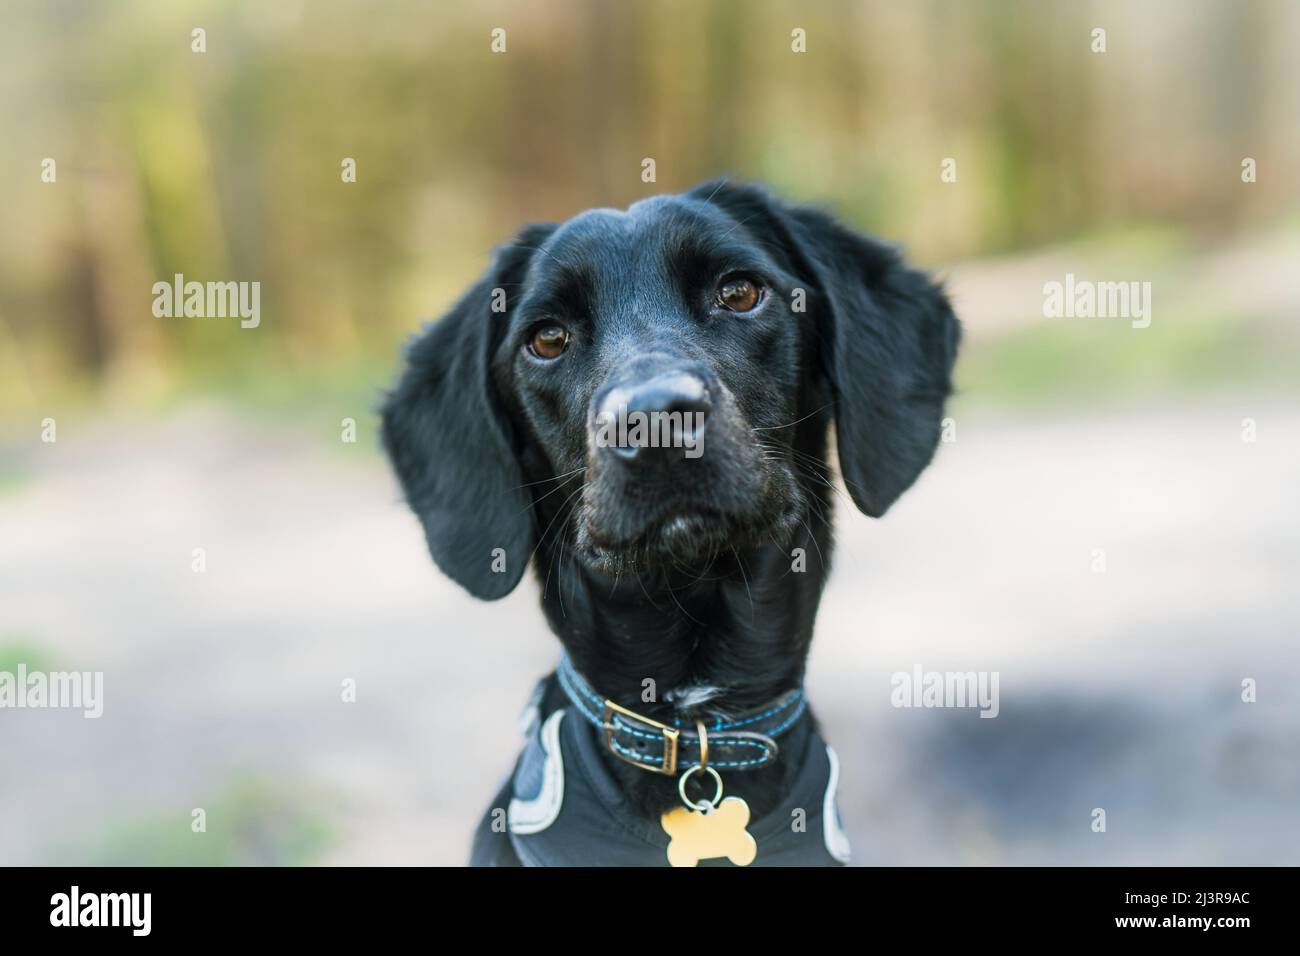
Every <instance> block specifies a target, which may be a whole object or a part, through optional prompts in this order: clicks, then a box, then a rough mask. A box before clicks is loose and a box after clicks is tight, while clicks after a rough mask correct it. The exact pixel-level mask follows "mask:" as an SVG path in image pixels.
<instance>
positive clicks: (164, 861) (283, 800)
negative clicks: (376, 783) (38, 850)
mask: <svg viewBox="0 0 1300 956" xmlns="http://www.w3.org/2000/svg"><path fill="white" fill-rule="evenodd" d="M203 809H204V811H205V813H206V816H205V826H206V828H207V829H206V830H205V831H204V832H199V833H196V832H194V830H193V818H192V816H191V815H189V814H180V815H174V814H173V815H168V816H162V817H152V818H150V817H139V818H137V819H136V820H134V821H131V822H125V823H122V824H118V825H115V826H114V827H113V828H112V829H110V830H109V831H108V832H106V833H103V834H101V835H100V837H99V838H98V839H97V841H93V842H92V844H91V846H90V848H89V850H86V849H77V850H73V849H72V848H71V847H63V848H60V847H55V848H53V849H52V850H51V853H52V855H53V856H54V858H56V859H67V860H68V861H69V862H72V863H77V864H80V865H87V864H89V865H91V866H123V865H127V864H129V865H131V866H305V865H308V864H312V863H316V862H319V859H320V856H321V855H322V854H323V853H324V852H326V850H328V849H329V847H330V846H331V845H332V844H333V842H334V836H333V829H332V827H331V826H330V824H329V823H328V821H327V820H326V818H325V817H324V815H322V814H321V813H320V812H319V810H318V809H317V808H315V807H314V806H312V805H311V804H310V802H309V800H308V799H307V797H306V795H305V794H303V793H300V792H295V791H291V790H288V789H286V788H285V787H283V786H281V785H276V786H271V785H269V784H267V783H265V782H262V781H260V780H257V779H252V778H241V779H237V780H235V781H233V782H231V783H229V784H228V785H227V786H226V787H225V789H224V790H222V791H221V792H220V793H219V795H218V796H217V798H216V799H215V800H214V801H213V802H212V803H211V804H210V805H205V806H204V807H203Z"/></svg>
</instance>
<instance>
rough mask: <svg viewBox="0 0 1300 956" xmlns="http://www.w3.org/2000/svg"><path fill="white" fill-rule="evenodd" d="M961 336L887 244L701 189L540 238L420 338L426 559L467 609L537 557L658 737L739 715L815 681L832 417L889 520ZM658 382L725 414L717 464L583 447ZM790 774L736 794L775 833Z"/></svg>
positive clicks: (644, 791)
mask: <svg viewBox="0 0 1300 956" xmlns="http://www.w3.org/2000/svg"><path fill="white" fill-rule="evenodd" d="M734 274H743V275H745V276H747V277H751V278H753V279H755V280H756V281H757V282H758V283H759V284H761V285H762V286H764V287H765V288H766V289H767V290H768V291H767V294H766V298H765V299H764V300H763V302H762V304H761V305H760V306H759V307H758V308H756V309H755V310H753V312H752V313H751V314H748V315H737V314H733V313H730V312H726V311H723V310H719V309H718V308H717V307H716V299H715V298H714V296H715V291H716V287H717V284H718V282H719V280H720V279H721V278H722V277H724V276H727V275H734ZM494 289H500V290H504V300H505V303H506V311H504V312H493V311H492V309H491V302H492V298H493V290H494ZM799 290H802V296H801V295H800V293H799ZM801 300H802V304H803V308H802V310H800V309H799V308H797V304H798V303H799V302H800V301H801ZM551 322H559V323H560V324H562V325H564V326H566V327H567V328H568V329H569V330H570V332H571V334H572V336H573V340H572V345H571V347H570V349H569V350H568V351H567V352H566V353H565V354H564V355H562V356H561V357H560V358H558V359H555V360H553V361H550V362H545V361H542V360H539V359H537V358H535V357H534V356H533V355H531V354H529V353H528V351H527V349H526V348H525V345H526V343H527V342H528V340H529V338H530V335H531V333H532V331H533V330H535V329H536V328H537V327H538V325H539V323H540V324H548V323H551ZM958 339H959V326H958V322H957V320H956V318H955V317H954V315H953V313H952V310H951V308H950V307H949V304H948V301H947V299H946V298H945V296H944V295H943V293H942V291H941V290H940V289H939V288H938V287H937V286H935V285H934V284H933V283H932V282H931V281H930V280H929V279H928V278H927V277H926V276H925V275H923V274H922V273H920V272H916V271H914V270H912V269H909V268H908V267H907V266H905V265H904V263H903V262H902V260H901V258H900V257H899V255H898V253H897V252H896V251H895V250H894V249H892V248H890V247H888V246H885V245H883V244H881V243H879V242H877V241H875V240H872V239H869V238H866V237H864V236H861V235H858V234H857V233H854V232H851V231H850V230H848V229H846V228H844V227H843V226H841V225H839V224H838V223H836V222H835V221H834V220H833V219H832V218H830V217H829V216H828V215H826V214H825V213H822V212H820V211H816V210H812V209H808V208H800V207H790V206H787V205H785V204H783V203H781V202H779V201H777V200H775V199H774V198H772V197H771V196H770V195H769V194H768V193H767V192H765V191H763V190H761V189H759V188H757V187H753V186H735V185H729V184H727V183H725V182H712V183H705V184H703V185H701V186H699V187H697V188H696V189H694V190H692V191H691V192H689V193H686V194H683V195H680V196H659V197H655V198H653V199H649V200H646V201H644V202H641V203H637V204H636V205H634V206H632V207H631V208H630V209H629V210H627V211H626V212H616V211H612V210H593V211H590V212H587V213H584V214H582V215H580V216H578V217H576V218H575V219H572V220H570V221H569V222H567V223H564V224H562V225H558V226H556V225H537V226H530V227H528V228H527V229H525V230H524V231H523V232H522V233H521V234H520V235H519V237H518V239H517V240H516V241H515V242H514V243H512V244H510V245H507V246H505V247H503V248H502V249H501V250H499V251H498V253H497V255H496V257H495V259H494V261H493V263H492V266H491V267H490V268H489V270H488V272H487V274H486V275H485V276H484V277H483V278H482V279H480V280H479V282H478V283H477V284H476V285H475V286H474V287H473V288H472V289H471V290H470V291H469V292H468V293H467V294H466V295H465V297H464V298H463V299H461V301H460V302H459V303H457V305H456V306H455V307H454V308H453V309H452V311H451V312H450V313H449V314H448V315H447V316H446V317H444V318H443V319H442V320H440V321H439V322H437V323H436V324H435V325H434V326H433V327H432V328H430V329H429V330H427V331H425V332H424V333H422V335H421V336H420V337H419V338H417V339H416V340H415V342H414V343H413V345H412V346H411V348H410V351H409V354H408V361H407V368H406V370H405V372H404V373H403V375H402V377H401V380H400V382H399V383H398V385H397V387H396V389H395V390H394V391H393V392H392V393H391V394H390V396H389V398H388V400H387V402H386V404H385V406H384V409H383V434H384V442H385V446H386V448H387V450H388V453H389V455H390V457H391V458H392V461H393V464H394V466H395V468H396V471H397V474H398V477H399V478H400V480H401V483H402V486H403V488H404V489H405V492H406V495H407V498H408V500H409V502H410V504H411V507H412V508H413V509H414V510H415V512H416V514H417V515H419V517H420V519H421V521H422V523H423V525H424V530H425V535H426V537H427V539H428V542H429V549H430V551H431V552H432V554H433V557H434V560H435V561H436V562H437V564H438V566H439V567H440V568H441V569H442V570H443V571H444V572H445V573H447V574H448V575H449V576H450V577H452V578H453V579H454V580H456V581H457V582H458V583H459V584H461V585H462V586H464V587H465V588H466V589H467V590H468V591H470V592H471V593H472V594H474V595H476V596H478V597H481V598H487V599H494V598H499V597H501V596H503V595H504V594H506V593H508V592H509V591H510V590H511V589H512V588H513V587H514V586H515V585H516V584H517V583H518V581H519V578H520V576H521V574H522V572H523V568H524V565H525V564H526V563H528V561H529V560H530V559H531V560H532V563H533V565H534V567H535V569H536V573H537V577H538V580H539V582H540V584H541V588H542V606H543V609H544V611H545V614H546V617H547V620H548V621H549V623H550V626H551V628H552V630H553V631H554V632H555V633H556V634H557V635H559V637H560V640H561V641H562V642H563V644H564V646H565V648H566V649H567V651H568V653H569V655H570V657H571V658H572V660H573V662H574V664H575V665H576V666H577V668H578V669H579V670H580V671H581V672H582V673H583V674H585V675H586V676H587V678H588V679H589V680H590V681H591V682H592V683H593V685H594V686H595V687H596V688H597V689H598V690H599V691H600V692H601V693H604V694H608V695H610V696H611V697H612V698H613V699H615V700H616V701H618V702H619V703H621V704H624V705H625V706H628V707H631V708H633V709H635V710H637V711H639V712H642V713H645V714H647V715H648V716H652V717H658V718H660V719H663V718H665V717H668V716H669V715H671V714H672V713H673V705H672V704H671V703H670V702H669V700H670V699H671V698H672V697H673V696H674V692H680V691H681V690H682V689H683V688H687V687H689V686H692V685H707V686H712V687H717V688H720V689H721V690H720V693H719V694H718V696H716V697H715V698H713V699H712V700H711V701H709V702H708V703H706V704H703V705H700V706H697V707H695V708H694V709H693V710H691V712H690V713H687V714H685V716H690V714H691V713H701V714H704V713H728V712H731V713H734V712H737V711H741V710H744V709H747V708H749V707H752V706H756V705H758V704H760V703H763V702H765V701H767V700H770V699H771V698H774V697H776V696H777V695H778V694H780V693H781V692H783V691H785V690H788V689H790V688H791V687H794V686H796V685H798V684H799V683H800V682H801V680H802V678H803V671H804V664H805V659H806V657H807V652H808V646H809V642H810V640H811V638H812V631H813V623H814V619H815V616H816V612H817V604H818V601H819V598H820V595H821V589H822V585H823V582H824V581H825V576H826V573H827V570H828V564H827V562H828V560H829V558H830V553H831V546H832V542H831V528H830V512H831V505H832V498H833V486H832V484H831V482H832V476H831V474H830V469H829V467H828V466H827V464H826V456H827V449H828V431H829V428H830V425H831V424H832V422H834V424H835V427H836V435H837V448H838V454H839V462H840V470H841V472H842V477H843V479H844V483H845V485H846V487H847V488H848V491H849V494H850V495H851V496H852V500H853V502H854V503H855V504H856V505H857V507H858V508H859V509H861V510H862V511H863V512H865V513H866V514H868V515H871V516H873V517H879V516H880V515H882V514H884V513H885V511H886V510H887V509H888V508H889V506H890V505H891V504H892V503H893V502H894V500H895V499H897V497H898V496H899V495H900V494H902V493H903V492H904V491H905V490H906V489H907V488H908V486H910V485H911V484H912V482H913V481H914V480H915V479H916V477H917V475H918V474H919V473H920V472H921V470H922V469H923V468H924V467H925V466H926V465H927V464H928V463H929V461H930V458H931V456H932V455H933V453H934V449H935V447H936V444H937V441H938V437H939V431H940V420H941V418H942V415H943V405H944V401H945V399H946V398H947V396H948V394H949V392H950V387H951V383H950V376H951V371H952V366H953V361H954V358H955V353H956V349H957V343H958ZM665 370H669V371H673V372H678V371H681V372H684V373H686V374H689V375H692V376H695V377H696V378H698V379H699V380H700V381H702V382H704V383H705V384H706V386H707V390H708V393H709V394H710V395H711V396H712V399H713V407H712V410H711V411H710V414H709V419H708V426H707V430H706V431H705V433H704V435H705V444H704V448H705V453H704V454H703V455H701V456H700V457H699V458H698V459H695V460H682V459H681V458H680V457H677V458H668V459H665V460H664V461H660V462H657V463H656V465H655V466H654V467H650V468H627V467H624V466H622V465H621V464H620V463H618V462H612V461H610V460H607V459H608V456H607V455H606V454H605V453H604V451H603V450H600V449H593V448H591V447H590V442H589V434H590V428H591V423H592V414H593V412H592V410H593V408H594V407H595V406H596V404H597V403H598V402H599V400H600V398H601V397H602V396H603V395H605V394H606V393H607V392H608V390H609V389H611V388H613V387H615V386H620V385H623V386H626V385H627V384H628V383H633V384H635V383H636V382H639V381H644V380H645V379H647V378H648V377H649V376H652V375H656V374H661V373H663V372H664V371H665ZM795 548H802V549H804V553H805V556H806V562H807V570H806V572H804V573H799V572H797V571H794V570H792V561H793V559H792V556H791V553H792V551H793V549H795ZM494 549H500V550H497V551H495V553H494ZM502 554H504V559H505V571H504V572H501V571H500V558H501V556H502ZM494 560H495V561H497V564H496V565H495V570H494ZM647 678H649V679H653V680H654V682H655V687H656V690H657V699H658V703H654V704H647V703H645V702H644V701H643V695H642V691H643V686H644V685H643V681H645V680H646V679H647ZM559 703H560V702H559V701H556V700H552V701H549V702H548V708H549V707H554V706H558V705H559ZM679 713H680V711H679ZM610 760H611V764H612V765H614V766H615V770H616V772H617V773H618V774H619V775H620V779H621V780H622V781H623V783H624V785H625V786H626V787H627V789H628V790H629V792H631V793H632V794H634V796H635V797H636V798H637V799H638V802H639V804H640V805H641V806H642V807H643V808H644V809H645V812H647V813H656V812H658V811H660V810H662V809H664V808H666V807H668V806H672V805H673V804H674V803H675V802H676V801H677V799H678V798H677V796H676V793H675V782H674V781H673V780H671V779H668V778H664V777H659V776H655V775H653V774H650V773H646V772H645V771H642V770H638V769H636V768H633V767H629V766H626V765H624V764H621V763H620V762H618V761H616V760H615V759H614V758H613V757H611V758H610ZM795 769H796V768H791V767H789V766H787V765H786V764H785V763H784V762H781V761H778V762H777V764H776V765H774V766H773V767H770V768H766V769H764V770H760V771H755V772H752V773H743V774H742V773H737V774H732V775H730V778H729V779H728V781H727V787H728V792H732V793H739V794H741V795H743V796H744V797H745V798H746V799H747V800H748V801H749V803H750V806H751V808H752V810H753V812H754V813H755V815H761V814H762V813H763V812H764V811H765V809H767V808H768V807H770V806H772V805H773V804H774V803H775V801H776V800H777V799H778V797H779V795H780V793H781V792H782V790H783V785H784V782H785V780H786V779H787V778H788V776H789V775H790V774H792V773H793V772H794V770H795Z"/></svg>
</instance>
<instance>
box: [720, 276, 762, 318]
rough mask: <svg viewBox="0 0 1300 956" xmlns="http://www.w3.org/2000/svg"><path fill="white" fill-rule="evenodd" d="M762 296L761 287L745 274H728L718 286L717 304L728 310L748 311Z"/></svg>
mask: <svg viewBox="0 0 1300 956" xmlns="http://www.w3.org/2000/svg"><path fill="white" fill-rule="evenodd" d="M762 297H763V287H762V286H760V285H759V284H758V283H757V282H754V281H753V280H752V279H749V278H747V277H745V276H729V277H728V278H726V279H724V280H722V284H721V285H720V286H718V305H720V306H722V307H723V308H724V309H726V310H727V311H729V312H749V311H750V310H752V309H753V308H754V307H755V306H757V305H758V302H759V300H760V299H761V298H762Z"/></svg>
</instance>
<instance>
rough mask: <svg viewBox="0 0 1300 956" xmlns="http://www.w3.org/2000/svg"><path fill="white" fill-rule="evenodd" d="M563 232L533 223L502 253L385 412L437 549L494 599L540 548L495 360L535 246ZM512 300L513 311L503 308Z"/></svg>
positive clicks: (413, 363) (422, 344) (450, 567)
mask: <svg viewBox="0 0 1300 956" xmlns="http://www.w3.org/2000/svg"><path fill="white" fill-rule="evenodd" d="M554 228H555V227H554V226H551V225H535V226H529V227H528V228H526V229H525V230H524V231H523V232H521V233H520V234H519V236H518V238H517V239H516V241H515V242H514V243H513V244H511V245H507V246H502V247H501V248H500V249H498V250H497V251H496V254H495V256H494V258H493V261H492V264H491V266H489V268H488V270H487V272H486V273H485V274H484V275H483V276H482V277H481V278H480V279H479V281H478V282H476V283H475V284H474V286H473V287H472V288H470V290H469V291H468V292H466V293H465V294H464V296H462V297H461V299H460V301H459V302H457V303H456V304H455V305H454V306H453V307H452V309H451V311H450V312H448V313H447V314H446V315H445V316H443V317H442V318H441V319H440V320H438V321H437V322H435V323H434V324H433V325H432V326H431V327H429V328H428V329H427V330H425V331H423V332H422V333H421V334H420V335H419V336H418V337H417V338H416V339H415V340H414V341H413V342H412V343H411V344H410V346H409V348H408V350H407V354H406V368H405V369H404V371H403V372H402V375H401V377H400V379H399V380H398V383H397V386H396V387H395V388H394V389H393V390H392V391H391V392H390V393H389V394H388V396H387V398H386V399H385V401H384V404H383V408H382V411H381V416H382V423H383V441H384V448H385V450H386V451H387V452H388V457H389V459H390V460H391V462H392V464H393V469H394V471H396V473H397V477H398V480H399V481H400V482H401V485H402V490H403V491H404V492H405V494H406V500H407V503H408V504H410V506H411V510H412V511H414V512H415V513H416V515H417V516H419V519H420V522H421V523H422V524H423V525H424V536H425V539H426V540H427V542H428V544H429V553H430V554H432V555H433V560H434V561H435V562H437V565H438V567H439V568H441V569H442V571H443V572H444V573H445V574H446V575H447V576H448V577H450V578H451V579H452V580H454V581H455V582H456V583H457V584H459V585H461V586H462V587H463V588H465V590H467V591H469V592H470V593H471V594H473V595H474V596H475V597H478V598H483V599H484V600H496V599H497V598H501V597H504V596H505V595H507V594H509V593H510V592H511V591H512V590H514V588H515V585H516V584H518V583H519V579H520V577H522V575H523V573H524V567H525V566H526V565H527V564H528V558H529V555H530V554H531V551H532V547H533V538H534V519H533V514H532V499H531V498H530V496H529V495H528V494H527V493H526V489H525V488H524V487H522V486H523V481H524V479H523V477H522V473H521V471H520V467H519V463H518V460H517V456H516V447H515V440H514V435H513V433H512V430H511V428H510V423H509V419H508V416H507V415H506V412H505V409H504V408H503V405H502V402H501V399H500V396H499V395H498V393H497V390H496V387H495V386H494V384H493V380H492V372H491V362H492V356H493V354H494V353H495V351H496V349H497V346H498V345H499V344H500V342H501V338H502V335H503V333H504V330H505V327H506V324H507V321H508V318H509V309H510V308H511V307H512V306H513V299H514V298H515V297H517V295H518V291H519V288H520V283H521V282H522V281H523V278H524V275H525V273H526V272H527V270H528V263H529V262H530V261H531V258H532V255H533V249H534V247H536V246H538V245H540V243H541V242H543V241H544V240H545V238H546V236H547V235H549V234H550V232H551V230H553V229H554ZM495 290H504V293H500V292H496V291H495ZM502 294H504V299H505V303H506V308H507V311H505V312H501V311H495V312H494V311H493V309H492V306H493V302H494V299H495V300H496V301H500V299H501V296H502Z"/></svg>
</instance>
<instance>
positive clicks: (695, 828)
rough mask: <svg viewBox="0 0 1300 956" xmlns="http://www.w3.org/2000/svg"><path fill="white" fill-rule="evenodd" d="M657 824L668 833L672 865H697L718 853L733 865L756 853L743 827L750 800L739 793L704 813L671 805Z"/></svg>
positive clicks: (743, 863)
mask: <svg viewBox="0 0 1300 956" xmlns="http://www.w3.org/2000/svg"><path fill="white" fill-rule="evenodd" d="M659 824H660V826H662V827H663V828H664V832H665V833H667V834H668V836H669V837H670V840H669V841H668V862H669V863H670V864H672V865H673V866H696V865H698V864H699V862H700V860H709V859H713V858H714V857H720V856H725V857H726V858H727V859H728V860H730V861H731V862H732V863H734V864H736V866H749V864H751V863H753V862H754V857H755V856H756V855H757V854H758V844H757V843H756V842H754V838H753V836H751V835H750V833H749V831H748V830H746V829H745V827H746V826H748V825H749V804H747V803H746V802H745V801H744V800H742V799H741V798H740V797H726V798H724V799H723V801H722V802H721V803H719V804H718V805H717V806H716V807H715V808H713V809H711V810H709V811H708V812H707V813H704V812H701V811H699V810H688V809H686V807H674V808H673V809H671V810H668V811H667V812H665V813H664V815H663V816H662V817H660V818H659Z"/></svg>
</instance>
